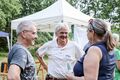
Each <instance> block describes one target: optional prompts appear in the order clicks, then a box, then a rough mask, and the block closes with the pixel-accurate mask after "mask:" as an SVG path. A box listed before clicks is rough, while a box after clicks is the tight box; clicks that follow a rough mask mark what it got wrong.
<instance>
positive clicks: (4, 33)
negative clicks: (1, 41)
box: [0, 31, 9, 37]
mask: <svg viewBox="0 0 120 80" xmlns="http://www.w3.org/2000/svg"><path fill="white" fill-rule="evenodd" d="M7 36H9V33H7V32H3V31H0V37H7Z"/></svg>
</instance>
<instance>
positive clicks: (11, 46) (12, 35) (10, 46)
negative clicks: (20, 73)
mask: <svg viewBox="0 0 120 80" xmlns="http://www.w3.org/2000/svg"><path fill="white" fill-rule="evenodd" d="M12 37H13V30H12V28H11V43H10V49H11V48H12Z"/></svg>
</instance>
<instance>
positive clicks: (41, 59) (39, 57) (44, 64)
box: [36, 53, 47, 71]
mask: <svg viewBox="0 0 120 80" xmlns="http://www.w3.org/2000/svg"><path fill="white" fill-rule="evenodd" d="M36 56H37V58H38V60H39V61H40V63H41V65H42V66H43V68H44V69H45V70H46V71H47V64H46V63H45V61H44V60H43V58H42V57H41V56H39V54H38V53H36Z"/></svg>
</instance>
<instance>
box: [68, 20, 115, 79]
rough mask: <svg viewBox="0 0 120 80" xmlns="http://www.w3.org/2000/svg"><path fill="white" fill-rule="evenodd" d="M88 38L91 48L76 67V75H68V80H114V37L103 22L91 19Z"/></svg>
mask: <svg viewBox="0 0 120 80" xmlns="http://www.w3.org/2000/svg"><path fill="white" fill-rule="evenodd" d="M87 37H88V40H89V42H90V44H91V46H90V47H89V48H88V49H86V51H85V52H86V54H85V55H84V56H83V57H82V58H81V59H80V60H79V61H77V63H76V64H75V66H74V75H75V76H73V75H72V74H68V75H66V77H67V79H68V80H113V73H114V68H115V56H114V54H113V53H112V50H113V49H114V47H115V43H114V42H113V39H112V35H111V33H110V32H109V31H108V27H107V25H106V24H105V22H103V21H102V20H99V19H90V20H89V25H88V30H87Z"/></svg>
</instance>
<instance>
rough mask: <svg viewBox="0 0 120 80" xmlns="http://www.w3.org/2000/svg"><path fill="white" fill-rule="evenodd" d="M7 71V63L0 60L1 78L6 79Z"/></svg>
mask: <svg viewBox="0 0 120 80" xmlns="http://www.w3.org/2000/svg"><path fill="white" fill-rule="evenodd" d="M7 73H8V63H7V62H2V63H1V70H0V76H1V79H2V80H7Z"/></svg>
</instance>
